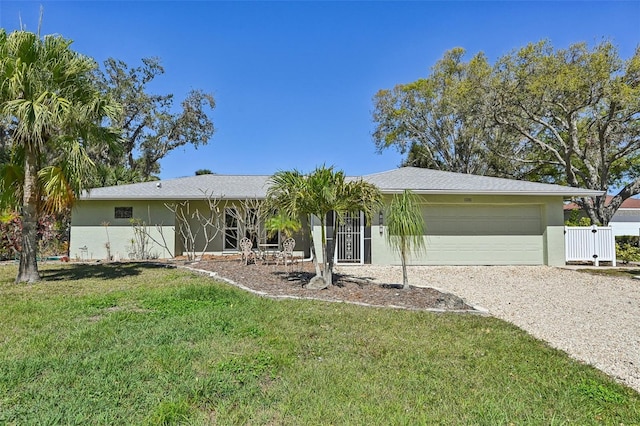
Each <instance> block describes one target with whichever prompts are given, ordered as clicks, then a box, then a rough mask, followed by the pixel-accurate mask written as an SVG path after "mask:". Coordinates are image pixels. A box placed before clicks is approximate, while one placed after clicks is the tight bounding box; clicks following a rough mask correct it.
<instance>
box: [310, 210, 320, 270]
mask: <svg viewBox="0 0 640 426" xmlns="http://www.w3.org/2000/svg"><path fill="white" fill-rule="evenodd" d="M312 220H313V218H312V217H311V216H309V220H308V221H307V223H308V224H309V242H310V243H311V258H312V259H313V266H314V267H315V269H316V275H317V276H322V271H321V270H320V264H319V263H318V256H317V255H316V244H315V242H314V240H313V222H312Z"/></svg>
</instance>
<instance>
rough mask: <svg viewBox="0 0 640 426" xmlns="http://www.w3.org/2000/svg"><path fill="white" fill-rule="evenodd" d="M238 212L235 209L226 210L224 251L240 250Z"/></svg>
mask: <svg viewBox="0 0 640 426" xmlns="http://www.w3.org/2000/svg"><path fill="white" fill-rule="evenodd" d="M239 235H240V229H239V228H238V211H237V210H236V209H235V208H226V209H224V247H223V248H224V250H238V239H239V238H238V236H239Z"/></svg>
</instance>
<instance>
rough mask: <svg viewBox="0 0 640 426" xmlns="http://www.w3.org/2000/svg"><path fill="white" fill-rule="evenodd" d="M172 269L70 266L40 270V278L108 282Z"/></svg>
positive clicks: (142, 265)
mask: <svg viewBox="0 0 640 426" xmlns="http://www.w3.org/2000/svg"><path fill="white" fill-rule="evenodd" d="M172 267H174V266H172V265H163V264H158V263H144V262H131V263H95V264H71V265H65V267H63V268H60V269H41V270H40V276H41V277H42V279H43V280H45V281H73V280H82V279H86V278H94V279H103V280H110V279H115V278H124V277H132V276H137V275H140V274H141V273H142V271H144V270H149V269H159V268H162V269H165V268H172Z"/></svg>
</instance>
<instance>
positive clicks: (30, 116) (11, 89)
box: [0, 29, 119, 282]
mask: <svg viewBox="0 0 640 426" xmlns="http://www.w3.org/2000/svg"><path fill="white" fill-rule="evenodd" d="M70 46H71V41H69V40H66V39H64V38H63V37H61V36H58V35H47V36H44V37H42V38H41V37H40V35H39V34H35V33H31V32H27V31H14V32H12V33H10V34H8V35H7V34H6V32H5V31H4V30H1V29H0V81H2V82H3V83H2V85H0V123H2V124H3V131H4V132H6V133H4V132H3V136H4V135H5V134H6V135H10V141H9V143H8V144H7V143H6V142H4V141H3V146H9V147H10V148H9V152H10V155H9V158H10V160H9V161H10V163H8V165H9V166H10V167H7V164H5V165H3V167H2V170H0V172H1V173H2V175H0V181H1V182H0V188H2V191H3V202H4V203H11V204H13V205H11V206H10V207H11V208H13V209H14V210H17V211H19V212H20V214H21V219H22V241H21V246H22V252H21V256H20V269H19V271H18V276H17V278H16V281H18V282H22V281H28V282H34V281H38V280H39V275H38V268H37V262H36V251H37V238H38V237H37V229H36V228H37V223H38V219H39V218H40V217H41V216H42V215H43V214H44V213H61V212H62V211H63V210H64V209H66V208H68V207H70V206H71V203H72V201H73V200H74V198H75V197H76V196H77V195H78V194H79V193H80V191H81V190H82V189H83V188H84V187H86V186H87V183H88V182H89V179H90V178H91V173H92V171H93V169H94V166H95V164H94V163H93V162H92V161H91V158H90V156H89V151H90V150H92V149H93V150H102V151H104V150H106V151H108V150H109V144H110V143H112V142H114V141H116V140H117V138H118V136H119V134H118V132H117V131H116V130H114V129H111V128H106V127H104V126H103V125H102V123H103V122H104V120H108V119H109V118H111V117H114V116H116V115H117V114H118V113H119V106H118V105H117V104H116V103H114V102H113V100H112V99H111V98H109V97H108V96H105V95H104V94H103V93H100V91H99V89H98V87H97V86H96V83H95V79H94V78H93V72H94V70H95V68H96V65H95V62H94V61H93V60H92V59H90V58H88V57H86V56H84V55H81V54H79V53H77V52H75V51H73V50H72V49H71V47H70ZM9 190H11V192H12V193H13V194H14V196H13V197H6V195H5V194H6V193H7V191H9ZM5 205H6V204H5Z"/></svg>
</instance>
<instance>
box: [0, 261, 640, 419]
mask: <svg viewBox="0 0 640 426" xmlns="http://www.w3.org/2000/svg"><path fill="white" fill-rule="evenodd" d="M41 269H42V275H43V277H44V278H45V279H46V281H45V282H42V283H39V284H36V285H15V284H13V279H14V278H15V275H16V269H15V266H13V265H8V266H7V265H5V266H0V342H1V345H0V372H1V374H0V424H17V425H18V424H19V425H24V424H105V425H112V424H221V425H222V424H224V425H226V424H243V425H244V424H250V425H261V424H268V425H281V424H283V425H337V424H357V425H365V424H366V425H389V424H406V425H413V424H490V425H494V424H505V425H507V424H581V425H588V424H616V425H620V424H625V425H631V424H638V423H639V422H640V395H639V394H638V393H636V392H634V391H633V390H631V389H629V388H625V387H623V386H621V385H619V384H617V383H616V382H614V381H613V380H611V379H609V378H608V377H607V376H605V375H604V374H602V373H600V372H599V371H598V370H596V369H594V368H591V367H589V366H586V365H582V364H580V363H578V362H576V361H573V360H571V359H569V358H568V357H567V356H566V355H564V354H563V353H562V352H559V351H557V350H554V349H551V348H549V347H547V346H546V345H545V344H543V343H541V342H539V341H537V340H535V339H533V338H532V337H530V336H528V335H527V334H526V333H524V332H523V331H521V330H520V329H518V328H516V327H515V326H512V325H510V324H508V323H505V322H503V321H501V320H498V319H495V318H490V317H482V316H476V315H460V314H433V313H427V312H408V311H400V310H393V309H373V308H365V307H361V306H354V305H346V304H339V303H327V302H313V301H292V300H289V301H274V300H269V299H262V298H259V297H256V296H253V295H250V294H246V293H244V292H242V291H240V290H237V289H235V288H233V287H230V286H228V285H226V284H221V283H218V282H215V281H213V280H211V279H210V278H206V277H202V276H198V275H194V274H191V273H188V272H185V271H180V270H176V269H167V268H163V267H157V266H151V265H144V264H111V265H99V264H96V265H90V266H86V265H64V266H60V265H55V266H50V265H45V266H42V268H41Z"/></svg>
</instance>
